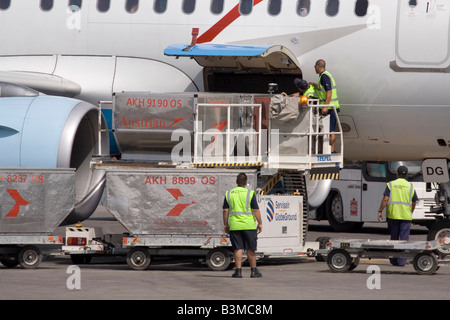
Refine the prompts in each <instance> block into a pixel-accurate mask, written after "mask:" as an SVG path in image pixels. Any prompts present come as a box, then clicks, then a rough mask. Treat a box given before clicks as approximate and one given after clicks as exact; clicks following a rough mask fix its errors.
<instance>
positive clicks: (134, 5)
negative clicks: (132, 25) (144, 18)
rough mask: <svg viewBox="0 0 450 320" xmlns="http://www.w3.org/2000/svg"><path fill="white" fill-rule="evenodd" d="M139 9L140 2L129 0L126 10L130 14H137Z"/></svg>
mask: <svg viewBox="0 0 450 320" xmlns="http://www.w3.org/2000/svg"><path fill="white" fill-rule="evenodd" d="M138 9H139V0H127V2H126V3H125V10H126V11H127V12H128V13H135V12H136V11H138Z"/></svg>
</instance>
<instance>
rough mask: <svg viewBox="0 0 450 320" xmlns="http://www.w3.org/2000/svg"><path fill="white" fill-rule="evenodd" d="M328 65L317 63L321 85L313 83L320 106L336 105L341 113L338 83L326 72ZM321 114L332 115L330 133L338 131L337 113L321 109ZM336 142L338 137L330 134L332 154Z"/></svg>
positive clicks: (321, 61) (321, 62) (323, 62)
mask: <svg viewBox="0 0 450 320" xmlns="http://www.w3.org/2000/svg"><path fill="white" fill-rule="evenodd" d="M325 67H326V63H325V60H323V59H319V60H317V61H316V64H315V65H314V69H315V71H316V73H317V74H318V75H319V83H312V82H311V85H313V86H314V87H315V88H316V90H317V95H318V96H319V99H320V104H324V105H334V107H335V108H336V112H337V113H339V112H340V105H339V100H338V95H337V89H336V81H334V78H333V76H332V75H331V73H329V72H328V71H326V69H325ZM321 113H322V114H323V115H328V114H329V115H330V132H333V131H336V122H337V121H336V120H337V116H336V113H335V112H334V111H333V110H329V109H328V107H323V108H321ZM335 141H336V135H335V134H330V146H331V152H333V153H334V152H335V150H334V143H335Z"/></svg>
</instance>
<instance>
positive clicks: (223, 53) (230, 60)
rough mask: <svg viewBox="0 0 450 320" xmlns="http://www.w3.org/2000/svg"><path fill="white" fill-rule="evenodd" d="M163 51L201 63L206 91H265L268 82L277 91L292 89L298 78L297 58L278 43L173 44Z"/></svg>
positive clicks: (293, 90) (300, 73)
mask: <svg viewBox="0 0 450 320" xmlns="http://www.w3.org/2000/svg"><path fill="white" fill-rule="evenodd" d="M164 54H165V55H168V56H175V57H177V58H178V57H190V58H192V59H194V60H195V61H196V62H197V63H198V64H199V65H201V66H203V68H204V69H203V77H204V84H205V91H209V92H241V93H267V91H268V84H269V83H277V84H278V87H279V88H280V89H281V88H282V90H280V92H281V91H285V92H295V91H296V88H295V86H294V83H293V80H294V78H297V77H298V78H301V77H302V71H301V69H300V67H299V63H298V60H297V58H296V57H295V56H294V54H293V53H292V52H290V51H289V50H288V49H287V48H286V47H283V46H279V45H266V46H241V45H221V44H196V45H193V46H190V45H186V44H174V45H171V46H169V47H167V48H166V49H165V50H164ZM280 92H277V91H275V93H280Z"/></svg>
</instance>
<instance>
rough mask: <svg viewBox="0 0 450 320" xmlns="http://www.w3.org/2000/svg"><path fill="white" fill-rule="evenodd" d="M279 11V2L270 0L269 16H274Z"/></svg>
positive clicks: (278, 0)
mask: <svg viewBox="0 0 450 320" xmlns="http://www.w3.org/2000/svg"><path fill="white" fill-rule="evenodd" d="M280 11H281V0H270V1H269V14H270V15H271V16H276V15H278V14H279V13H280Z"/></svg>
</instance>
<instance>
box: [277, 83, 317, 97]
mask: <svg viewBox="0 0 450 320" xmlns="http://www.w3.org/2000/svg"><path fill="white" fill-rule="evenodd" d="M294 85H295V87H296V88H297V89H298V91H297V92H294V93H292V94H289V95H288V94H287V93H286V92H282V93H281V94H282V95H283V96H286V97H299V96H302V95H303V96H306V97H308V99H319V95H318V94H317V92H316V88H314V86H312V85H310V84H309V83H308V81H306V80H304V79H300V78H295V79H294Z"/></svg>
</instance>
